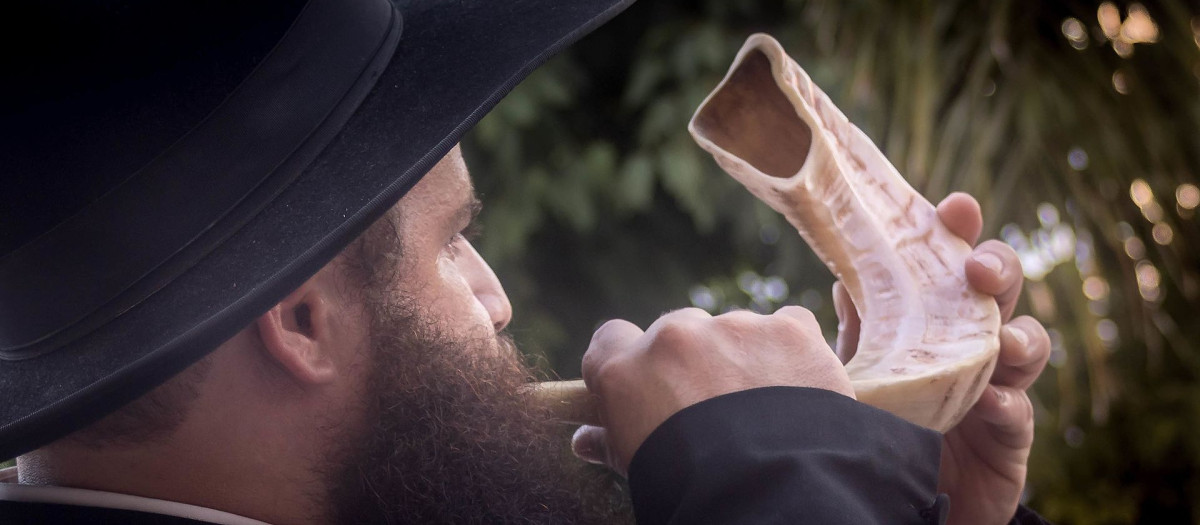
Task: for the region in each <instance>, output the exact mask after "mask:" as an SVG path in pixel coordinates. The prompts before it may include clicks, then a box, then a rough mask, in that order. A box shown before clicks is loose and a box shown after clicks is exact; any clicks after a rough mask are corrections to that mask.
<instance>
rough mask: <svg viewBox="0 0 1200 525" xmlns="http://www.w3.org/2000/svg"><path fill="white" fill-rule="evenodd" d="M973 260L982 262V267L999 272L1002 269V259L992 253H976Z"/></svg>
mask: <svg viewBox="0 0 1200 525" xmlns="http://www.w3.org/2000/svg"><path fill="white" fill-rule="evenodd" d="M975 262H977V263H979V264H982V265H983V266H984V268H987V269H989V270H991V271H993V272H996V273H1000V272H1001V271H1002V270H1004V261H1001V260H1000V258H999V257H997V256H996V254H994V253H988V252H984V253H981V254H978V255H976V256H975Z"/></svg>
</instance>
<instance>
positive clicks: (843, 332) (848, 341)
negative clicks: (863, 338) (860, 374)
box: [833, 281, 862, 364]
mask: <svg viewBox="0 0 1200 525" xmlns="http://www.w3.org/2000/svg"><path fill="white" fill-rule="evenodd" d="M833 310H834V311H835V312H837V317H838V335H837V347H836V348H835V349H834V351H836V352H837V356H838V359H840V360H841V361H842V364H846V363H849V362H850V360H851V359H853V358H854V354H855V353H857V352H858V334H859V329H860V328H861V326H862V321H861V320H860V319H859V317H858V309H856V308H855V307H854V301H853V300H851V299H850V292H849V291H847V290H846V287H845V286H843V285H842V282H841V281H837V282H835V283H833Z"/></svg>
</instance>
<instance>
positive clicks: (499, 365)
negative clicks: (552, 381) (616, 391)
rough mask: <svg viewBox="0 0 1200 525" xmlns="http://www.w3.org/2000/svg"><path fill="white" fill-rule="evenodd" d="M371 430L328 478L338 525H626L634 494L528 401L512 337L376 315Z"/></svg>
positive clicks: (353, 440) (394, 314) (338, 459)
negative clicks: (478, 336)
mask: <svg viewBox="0 0 1200 525" xmlns="http://www.w3.org/2000/svg"><path fill="white" fill-rule="evenodd" d="M372 310H373V311H372V312H370V313H371V314H372V325H373V326H372V337H371V339H372V340H371V352H372V354H373V358H374V359H373V361H374V362H373V364H372V369H371V370H370V371H369V372H368V373H367V374H368V380H367V385H366V388H367V391H366V403H367V406H366V419H365V421H366V428H365V430H363V431H361V432H360V433H358V435H357V436H347V437H346V438H344V439H342V440H341V441H342V442H341V443H339V444H338V446H339V447H341V448H342V450H341V451H340V453H339V454H335V457H334V458H331V459H333V460H335V466H334V467H333V468H334V469H336V470H335V471H334V472H330V473H329V474H330V475H329V476H327V477H326V479H330V480H331V484H330V487H329V489H330V490H329V502H330V505H329V508H330V510H331V515H332V517H333V519H334V521H335V523H346V524H360V523H624V522H632V517H631V515H630V511H629V507H628V498H626V497H625V494H624V491H623V489H622V488H621V485H620V484H619V483H618V481H617V480H616V478H615V477H614V476H613V475H612V474H611V473H609V472H607V470H606V469H603V468H602V467H596V466H591V465H586V464H584V463H583V462H582V461H580V460H578V459H576V458H575V457H573V456H572V455H571V454H570V452H569V450H568V447H567V443H568V436H569V435H570V432H571V430H572V429H571V428H564V426H563V425H561V424H558V423H554V422H551V421H550V420H549V418H548V417H547V414H545V413H543V412H542V411H541V410H540V409H537V408H534V407H532V406H531V404H530V403H527V402H526V399H524V394H522V386H523V385H525V384H526V383H527V382H528V381H530V380H531V379H532V378H533V374H532V373H531V372H530V370H529V368H527V367H526V366H524V365H523V363H522V362H521V358H520V356H519V355H518V354H517V352H516V350H515V348H514V346H513V344H512V343H511V340H510V339H508V338H507V337H506V336H505V337H499V338H490V337H489V338H487V339H483V340H455V339H453V338H451V337H448V336H446V335H444V334H443V333H441V332H439V331H438V330H437V329H436V327H435V325H434V323H432V322H430V321H429V320H428V319H424V318H423V317H422V315H420V313H421V312H419V311H415V310H413V309H409V308H403V307H399V306H396V305H374V307H373V308H372Z"/></svg>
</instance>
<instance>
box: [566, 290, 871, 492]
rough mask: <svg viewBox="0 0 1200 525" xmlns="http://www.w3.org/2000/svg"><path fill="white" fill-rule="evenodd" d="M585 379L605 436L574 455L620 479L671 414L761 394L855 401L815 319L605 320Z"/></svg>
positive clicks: (734, 315) (583, 440) (790, 314)
mask: <svg viewBox="0 0 1200 525" xmlns="http://www.w3.org/2000/svg"><path fill="white" fill-rule="evenodd" d="M583 379H584V381H585V382H586V383H587V386H588V390H590V391H591V392H592V393H594V394H595V395H596V396H598V397H599V399H600V403H601V406H602V410H601V413H602V418H603V420H604V428H599V427H586V426H585V427H582V428H581V429H580V430H579V431H578V432H576V434H575V438H574V439H573V440H572V446H573V448H574V450H575V452H576V454H577V455H579V456H580V457H582V458H584V459H588V460H591V461H597V462H603V463H606V464H608V465H609V466H610V467H612V468H613V469H615V470H617V471H618V472H620V473H622V474H624V473H625V472H627V470H628V467H629V462H630V460H632V459H633V454H634V452H636V451H637V449H638V447H639V446H641V444H642V442H643V441H645V440H646V438H647V437H649V435H650V433H651V432H652V431H653V430H654V429H655V428H657V427H658V426H659V425H660V424H662V423H663V422H664V421H666V420H667V418H669V417H670V416H671V415H673V414H675V413H676V412H678V411H680V410H682V409H684V408H687V407H688V406H691V405H693V404H696V403H699V402H701V401H704V400H706V399H711V398H714V397H717V396H720V395H723V394H728V393H732V392H737V391H741V390H747V389H750V388H757V387H764V386H807V387H815V388H823V389H826V390H832V391H834V392H838V393H840V394H843V395H846V396H849V397H851V398H853V397H854V391H853V389H852V388H851V387H850V378H849V377H848V376H847V375H846V371H845V369H843V368H842V365H841V363H840V362H839V361H838V359H837V356H835V355H834V353H833V352H832V351H831V350H830V348H829V345H828V344H826V343H825V339H824V338H823V337H822V335H821V328H820V327H819V326H818V325H817V322H816V320H815V319H814V318H813V315H812V313H810V312H809V311H808V310H805V309H803V308H800V307H798V306H787V307H784V308H781V309H779V311H777V312H775V313H774V314H772V315H758V314H755V313H751V312H748V311H736V312H730V313H726V314H723V315H719V316H716V317H713V316H711V315H709V314H708V313H707V312H705V311H703V310H700V309H696V308H685V309H683V310H676V311H674V312H671V313H668V314H666V315H664V316H662V317H660V318H659V319H658V320H657V321H655V322H654V324H652V325H650V328H648V329H647V330H646V331H645V332H643V331H642V330H641V329H639V328H638V327H637V326H634V325H633V324H631V323H629V322H626V321H620V320H616V321H609V322H608V323H605V324H604V325H603V326H601V327H600V329H599V330H597V331H596V333H595V335H593V336H592V342H591V345H590V346H589V347H588V350H587V353H585V354H584V356H583Z"/></svg>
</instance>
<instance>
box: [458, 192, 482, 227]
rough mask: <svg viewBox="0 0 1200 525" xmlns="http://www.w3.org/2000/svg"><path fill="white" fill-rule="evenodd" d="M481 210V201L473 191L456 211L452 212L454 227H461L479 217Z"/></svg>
mask: <svg viewBox="0 0 1200 525" xmlns="http://www.w3.org/2000/svg"><path fill="white" fill-rule="evenodd" d="M481 211H483V201H481V200H479V196H478V195H476V194H475V192H474V191H472V192H471V196H470V197H469V198H468V199H467V202H466V203H464V204H463V205H462V206H461V207H459V208H458V211H456V212H454V225H455V227H456V228H457V227H462V226H465V225H467V224H470V223H472V222H475V219H476V218H477V217H479V212H481Z"/></svg>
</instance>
